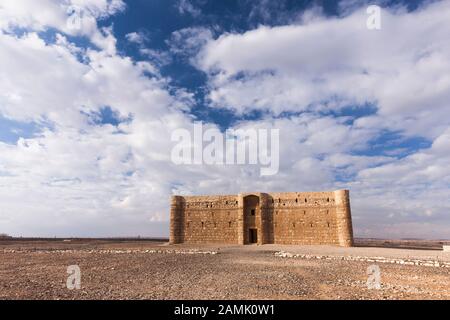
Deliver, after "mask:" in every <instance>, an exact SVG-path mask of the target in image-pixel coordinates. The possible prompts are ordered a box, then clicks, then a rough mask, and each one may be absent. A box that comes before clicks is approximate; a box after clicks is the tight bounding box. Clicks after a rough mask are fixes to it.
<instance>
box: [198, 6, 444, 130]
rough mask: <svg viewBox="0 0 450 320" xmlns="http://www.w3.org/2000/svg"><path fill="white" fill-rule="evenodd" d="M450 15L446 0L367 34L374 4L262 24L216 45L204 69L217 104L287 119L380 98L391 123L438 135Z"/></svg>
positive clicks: (205, 55) (397, 15) (388, 16)
mask: <svg viewBox="0 0 450 320" xmlns="http://www.w3.org/2000/svg"><path fill="white" fill-rule="evenodd" d="M449 18H450V2H449V1H442V2H437V3H433V4H430V5H429V6H427V7H425V8H423V9H421V10H418V11H416V12H413V13H405V12H404V11H399V12H395V11H394V12H391V11H389V10H383V11H382V29H381V30H377V31H372V30H368V29H367V28H366V19H367V14H366V12H365V10H364V8H363V9H361V10H358V11H356V12H355V13H353V14H351V15H348V16H346V17H343V18H329V19H325V18H323V17H320V16H318V17H317V19H313V20H311V21H307V22H304V24H300V25H287V26H280V27H266V26H260V27H258V28H257V29H255V30H251V31H248V32H245V33H243V34H224V35H222V36H220V37H219V38H217V39H214V40H213V39H210V40H209V41H208V43H207V44H206V45H205V46H204V47H203V50H202V51H201V53H200V54H199V55H198V56H197V60H196V65H197V66H198V67H199V68H200V69H202V70H204V71H206V72H208V73H209V74H210V86H211V94H210V99H211V103H212V105H213V106H217V107H226V108H228V107H230V108H233V109H235V110H237V111H238V112H240V113H245V112H248V111H249V110H252V109H269V110H270V111H271V112H273V113H274V114H279V113H281V112H283V111H304V110H313V111H314V110H316V108H317V106H318V105H319V106H320V105H321V104H322V103H323V102H325V101H336V103H335V104H334V105H333V106H332V108H335V109H339V108H341V107H343V106H346V105H354V104H364V103H365V102H372V103H376V104H377V106H378V108H379V110H378V114H377V116H376V118H381V119H380V121H381V122H383V123H384V125H385V126H386V127H389V128H395V129H399V130H405V131H406V132H408V133H410V134H419V135H423V136H426V137H429V138H435V137H437V136H438V135H439V134H440V133H441V132H442V131H443V130H445V128H446V127H447V126H448V125H449V122H448V121H446V120H445V118H444V115H445V114H446V113H447V111H448V107H449V106H448V101H449V98H450V96H449V94H450V78H449V76H448V75H449V74H450V63H449V61H448V59H447V57H448V56H450V45H449V42H448V37H447V35H448V34H449V33H450V25H449V24H448V19H449ZM412 93H414V94H412ZM362 121H364V120H362Z"/></svg>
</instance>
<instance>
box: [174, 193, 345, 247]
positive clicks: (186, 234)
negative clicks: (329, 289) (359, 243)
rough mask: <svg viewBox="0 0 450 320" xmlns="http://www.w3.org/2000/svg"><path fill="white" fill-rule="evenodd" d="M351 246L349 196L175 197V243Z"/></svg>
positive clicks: (341, 194) (297, 194)
mask: <svg viewBox="0 0 450 320" xmlns="http://www.w3.org/2000/svg"><path fill="white" fill-rule="evenodd" d="M252 241H255V242H257V243H259V244H264V243H279V244H331V245H340V246H351V245H352V244H353V231H352V223H351V214H350V200H349V192H348V190H338V191H330V192H287V193H246V194H239V195H225V196H186V197H181V196H174V197H172V203H171V221H170V242H171V243H182V242H190V243H230V244H247V243H251V242H252Z"/></svg>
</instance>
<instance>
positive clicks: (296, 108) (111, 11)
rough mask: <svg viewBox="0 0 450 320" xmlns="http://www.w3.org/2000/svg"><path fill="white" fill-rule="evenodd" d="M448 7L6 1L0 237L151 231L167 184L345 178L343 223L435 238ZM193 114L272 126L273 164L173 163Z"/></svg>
mask: <svg viewBox="0 0 450 320" xmlns="http://www.w3.org/2000/svg"><path fill="white" fill-rule="evenodd" d="M371 4H377V5H379V6H380V8H381V29H380V30H369V29H368V28H367V27H366V20H367V18H368V13H367V12H366V9H367V7H368V6H369V5H371ZM73 6H76V7H77V8H80V10H81V12H82V13H83V15H82V20H81V27H80V28H79V29H71V28H69V27H68V24H67V20H68V19H69V18H70V15H71V13H72V11H70V10H69V11H68V9H69V8H71V7H73ZM38 9H39V10H38ZM449 14H450V6H449V1H406V0H405V1H383V0H380V1H370V2H369V1H353V0H343V1H325V0H324V1H287V0H286V1H276V2H275V1H267V0H260V1H250V0H248V1H207V0H173V1H167V0H166V1H163V0H133V1H122V0H98V1H93V0H60V1H59V0H44V1H42V2H41V3H39V5H38V4H36V3H35V2H33V1H31V0H23V1H20V2H17V1H13V0H5V2H4V4H3V7H0V44H1V47H0V153H1V156H0V203H2V205H1V206H0V232H2V231H3V230H4V231H5V232H7V233H10V234H13V235H36V236H52V235H59V236H67V235H79V236H113V235H117V236H124V235H137V234H140V235H154V236H165V235H167V226H168V199H169V197H170V195H172V194H178V193H185V194H204V193H238V192H242V191H248V190H258V191H314V190H334V189H338V188H347V189H350V191H351V194H352V209H353V216H354V227H355V234H356V235H357V236H372V237H393V238H401V237H422V238H445V237H447V238H448V236H447V235H448V234H450V223H449V222H448V221H449V220H448V217H449V212H450V202H449V201H450V200H449V199H450V197H449V195H450V188H449V187H450V172H449V169H448V168H447V167H448V166H447V160H448V161H450V152H448V149H450V142H449V141H450V129H449V125H450V121H449V120H448V116H447V115H448V112H449V111H450V106H449V104H448V101H450V100H449V98H450V81H449V79H448V74H450V72H449V71H450V66H449V61H450V59H449V56H450V46H449V44H448V41H447V40H448V39H447V38H448V37H447V35H448V32H450V30H449V25H448V19H449ZM195 121H202V122H204V123H205V124H206V125H208V126H210V127H213V128H218V129H220V130H222V131H224V130H226V129H230V128H231V129H233V128H234V129H236V128H256V127H258V128H267V129H280V135H281V144H280V157H281V158H280V159H281V162H280V172H279V173H278V174H277V175H276V176H272V177H260V176H259V175H258V174H257V172H258V170H256V169H255V168H254V167H252V166H229V167H228V166H225V167H220V166H198V167H195V166H187V167H183V166H176V165H174V164H173V163H172V162H171V161H170V151H171V148H172V146H173V143H172V142H171V141H170V136H171V133H172V132H173V131H174V130H175V129H177V128H186V129H188V130H190V129H191V128H192V125H193V123H194V122H195ZM11 212H14V214H10V213H11ZM43 221H45V223H43ZM93 226H96V228H94V227H93Z"/></svg>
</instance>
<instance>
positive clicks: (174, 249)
mask: <svg viewBox="0 0 450 320" xmlns="http://www.w3.org/2000/svg"><path fill="white" fill-rule="evenodd" d="M357 245H358V246H357V247H352V248H340V247H331V246H288V245H262V246H258V245H249V246H235V245H184V244H183V245H173V246H172V245H168V244H167V243H166V242H165V241H163V240H159V241H158V240H140V241H131V240H120V241H119V240H70V241H69V240H40V241H37V240H33V241H25V240H20V241H18V240H2V241H0V299H283V300H284V299H299V300H301V299H450V252H443V251H442V249H441V248H442V246H440V245H439V244H437V243H436V242H433V241H430V242H414V241H409V242H408V241H406V242H393V241H391V242H389V241H388V242H386V241H377V240H364V241H359V243H357ZM71 265H78V266H79V268H80V271H81V289H79V290H77V289H73V290H69V289H68V288H67V285H66V281H67V277H68V276H69V274H68V273H67V267H68V266H71ZM371 265H377V266H379V269H380V276H381V279H380V280H381V281H380V284H381V287H380V289H376V288H372V289H369V288H368V286H367V279H368V274H367V268H368V267H369V266H371Z"/></svg>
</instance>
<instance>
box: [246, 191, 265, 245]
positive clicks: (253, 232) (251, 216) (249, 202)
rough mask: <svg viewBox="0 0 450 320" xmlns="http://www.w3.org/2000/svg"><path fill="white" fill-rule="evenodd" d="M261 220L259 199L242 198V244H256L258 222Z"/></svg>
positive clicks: (252, 196) (253, 196) (253, 197)
mask: <svg viewBox="0 0 450 320" xmlns="http://www.w3.org/2000/svg"><path fill="white" fill-rule="evenodd" d="M260 219H261V210H260V206H259V197H258V196H255V195H248V196H245V197H244V243H245V244H251V243H258V242H259V241H258V240H259V239H260V238H259V237H261V235H260V234H258V233H260V232H258V231H259V230H258V222H259V220H260Z"/></svg>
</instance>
